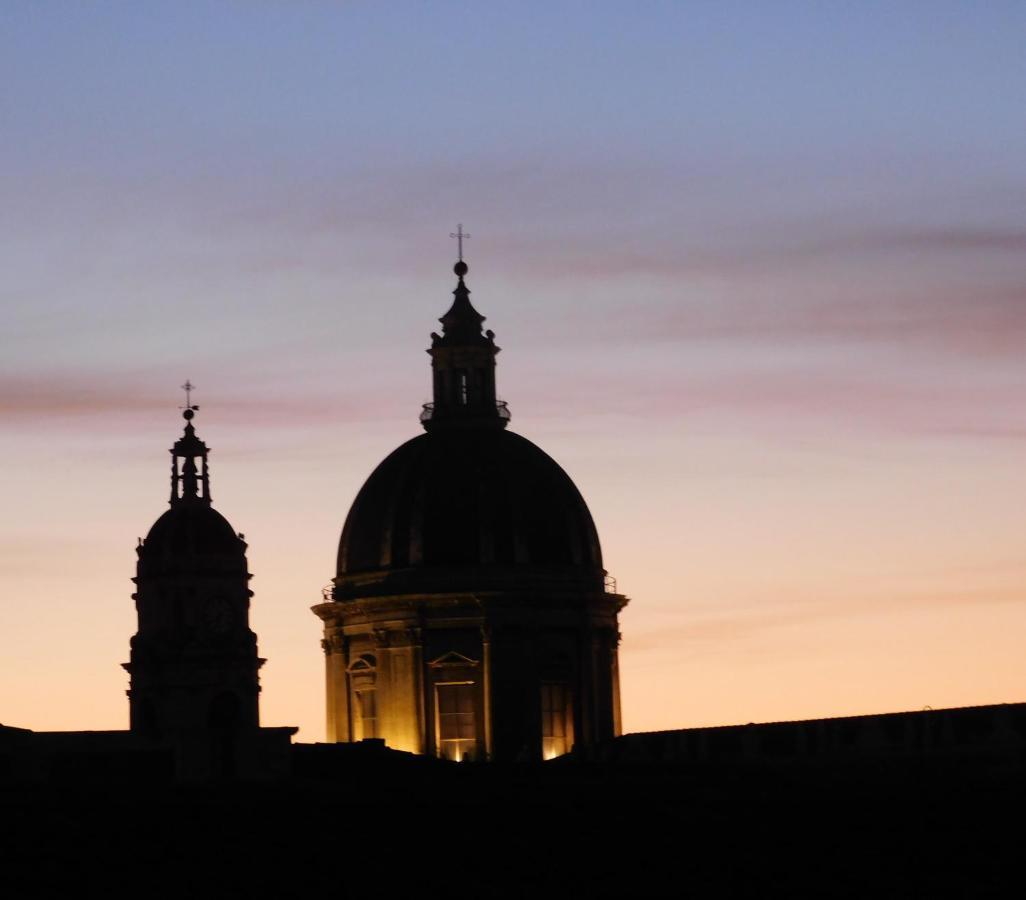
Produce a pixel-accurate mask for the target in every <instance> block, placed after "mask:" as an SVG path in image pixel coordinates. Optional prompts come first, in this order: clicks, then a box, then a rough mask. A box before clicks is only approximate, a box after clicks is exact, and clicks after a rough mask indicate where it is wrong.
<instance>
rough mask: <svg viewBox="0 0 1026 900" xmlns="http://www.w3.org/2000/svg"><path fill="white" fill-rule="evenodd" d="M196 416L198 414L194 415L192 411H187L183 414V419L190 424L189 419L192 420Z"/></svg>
mask: <svg viewBox="0 0 1026 900" xmlns="http://www.w3.org/2000/svg"><path fill="white" fill-rule="evenodd" d="M194 415H196V413H194V412H193V411H192V410H191V409H187V410H186V411H185V412H183V413H182V418H183V419H185V421H187V422H188V421H189V419H191V418H192V417H193V416H194Z"/></svg>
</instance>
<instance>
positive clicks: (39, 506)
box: [0, 0, 1026, 741]
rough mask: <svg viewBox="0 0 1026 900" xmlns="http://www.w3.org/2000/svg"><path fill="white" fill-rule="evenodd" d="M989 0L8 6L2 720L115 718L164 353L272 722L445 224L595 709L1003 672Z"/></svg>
mask: <svg viewBox="0 0 1026 900" xmlns="http://www.w3.org/2000/svg"><path fill="white" fill-rule="evenodd" d="M1024 43H1026V4H1023V3H1019V2H1007V3H1004V2H1000V0H992V2H988V3H986V4H980V3H976V2H965V3H947V2H942V0H930V2H902V3H894V2H881V3H874V2H862V3H857V4H854V3H853V4H840V3H814V2H808V3H787V2H781V3H772V4H770V3H755V2H749V3H736V4H735V3H730V2H723V0H718V2H708V3H700V2H684V0H679V2H676V3H662V2H651V3H626V2H623V3H604V2H594V0H593V2H587V3H585V2H580V3H571V2H551V0H550V2H546V3H532V2H516V3H476V4H472V3H446V2H437V0H433V2H430V3H403V2H389V3H371V2H341V0H338V2H327V0H320V2H318V0H234V2H233V0H221V2H186V0H176V2H174V3H168V2H159V3H158V2H142V0H132V2H80V0H68V2H58V0H50V2H40V0H4V2H3V4H2V5H0V340H2V347H3V352H2V354H0V449H2V456H3V464H2V472H3V475H2V482H0V484H2V489H3V506H2V508H3V515H2V518H0V722H3V723H4V724H8V725H18V726H22V727H28V728H34V729H102V728H124V727H127V723H128V702H127V699H126V697H125V694H124V691H125V689H126V688H127V686H128V676H127V674H126V673H125V672H124V671H123V670H122V669H121V667H120V663H122V662H124V661H126V660H127V659H128V640H129V637H130V635H131V634H132V633H133V631H134V629H135V610H134V606H133V603H132V600H131V593H132V584H131V581H130V578H131V576H132V575H133V574H134V565H135V553H134V547H135V544H136V538H137V537H138V536H140V535H145V533H146V531H147V530H148V529H149V526H150V525H151V524H152V522H153V520H154V519H156V518H157V516H159V515H160V513H161V512H162V511H163V510H164V509H165V508H166V504H167V494H168V480H167V479H168V454H167V448H168V447H170V446H171V444H172V442H173V441H174V440H175V438H176V437H177V436H178V434H179V433H180V430H181V429H180V426H181V419H180V418H179V415H180V414H179V412H178V409H177V407H178V406H179V405H180V404H181V403H182V402H183V401H182V395H181V391H179V390H178V386H179V385H180V384H182V382H184V381H185V380H186V378H189V379H191V380H192V381H193V382H195V383H196V384H197V385H198V389H197V391H196V394H195V401H196V402H197V403H199V404H200V406H201V412H200V414H199V417H198V418H197V430H198V432H199V434H200V436H201V437H203V439H204V440H206V441H207V443H208V444H209V445H210V446H211V447H212V455H211V469H212V479H213V481H212V487H213V491H212V493H213V497H214V503H215V506H216V507H217V508H218V509H219V510H220V511H221V512H222V513H224V514H225V515H226V516H227V517H228V518H229V520H230V521H231V522H232V524H233V525H234V527H235V529H236V530H238V531H241V532H244V533H245V535H246V539H247V541H248V542H249V547H250V550H249V562H250V569H251V571H252V572H253V573H254V579H253V583H252V586H253V589H254V591H255V596H254V599H253V608H252V624H253V628H254V629H255V630H256V632H257V634H258V636H259V646H260V650H261V655H263V656H266V657H267V658H268V660H269V661H268V663H267V665H266V666H265V667H264V669H263V673H262V678H263V687H264V692H263V699H262V718H263V722H264V724H268V725H279V724H281V725H299V726H300V727H301V731H300V734H299V736H298V739H299V740H306V741H312V740H323V737H324V715H323V703H324V698H323V680H324V679H323V656H322V653H321V649H320V646H319V641H320V632H319V625H320V623H319V621H318V620H317V619H316V618H315V616H314V615H313V614H312V613H311V612H310V611H309V608H310V607H311V606H312V605H313V604H314V603H316V602H318V601H319V599H320V590H321V588H322V587H323V586H324V585H325V584H327V583H328V582H329V580H330V579H331V577H332V576H333V574H334V562H335V551H336V547H337V542H338V537H339V533H340V531H341V527H342V523H343V521H344V519H345V515H346V512H347V510H348V508H349V504H350V503H351V501H352V499H353V497H354V496H355V494H356V492H357V490H358V489H359V487H360V485H361V484H362V482H363V480H364V479H365V478H366V477H367V475H368V474H369V473H370V472H371V470H372V469H373V468H374V466H375V465H376V464H377V463H378V462H379V461H380V460H381V459H382V458H383V457H384V456H385V455H386V454H387V453H388V452H389V451H390V450H392V449H393V448H394V447H395V446H396V445H397V444H399V443H401V442H402V441H403V440H405V439H407V438H408V437H411V436H413V435H415V434H417V433H418V432H419V425H418V422H417V415H418V412H419V409H420V404H421V403H423V402H425V401H426V400H428V399H430V377H429V375H430V370H429V358H428V356H427V355H426V354H425V352H424V350H425V349H426V348H427V346H428V345H429V334H430V332H431V331H432V330H434V329H436V328H438V324H437V321H436V320H437V318H438V317H439V316H440V315H442V313H444V312H445V310H446V308H447V306H448V303H449V301H450V299H451V297H450V291H451V290H452V288H453V286H454V285H453V282H454V278H453V276H452V274H451V267H452V263H453V261H454V259H455V250H456V248H455V242H454V241H451V240H450V239H449V233H450V232H451V231H454V230H455V228H456V224H457V223H458V222H462V223H463V224H464V226H465V227H466V229H467V230H468V231H469V232H470V233H471V235H472V237H471V240H470V241H469V242H468V244H467V248H466V255H467V259H468V262H469V264H470V273H469V275H468V278H467V282H468V285H469V287H470V288H471V290H472V291H473V300H474V303H475V305H476V306H477V308H478V309H479V310H480V311H481V312H482V313H483V314H484V315H486V316H487V317H488V327H491V328H493V329H494V330H495V332H496V336H497V342H498V344H499V345H500V346H501V347H502V348H503V352H502V354H501V356H500V357H499V369H498V385H499V393H500V396H502V397H503V398H504V399H506V400H507V401H508V402H509V404H510V408H511V410H512V414H513V422H512V428H513V430H515V431H517V432H518V433H520V434H522V435H524V436H525V437H527V438H529V439H531V440H532V441H534V442H535V443H537V444H539V445H540V446H541V447H542V448H544V449H545V450H546V451H547V452H549V453H550V454H551V455H552V456H553V457H554V458H555V459H556V460H557V461H558V462H559V463H560V464H561V465H562V466H563V467H564V468H565V469H566V470H567V471H568V472H569V474H570V475H571V477H572V478H573V479H574V480H575V482H576V483H577V485H578V487H579V488H580V489H581V492H582V493H583V495H584V497H585V499H586V500H587V501H588V504H589V506H590V508H591V510H592V513H593V515H594V517H595V521H596V524H597V526H598V530H599V535H600V537H601V539H602V545H603V551H604V556H605V560H606V565H607V567H608V569H609V571H610V572H611V574H613V575H614V576H615V577H616V578H617V579H618V584H619V588H620V590H621V591H622V592H624V593H626V594H627V595H628V596H629V597H630V598H631V603H630V605H629V606H628V608H627V609H626V610H625V612H624V613H623V615H622V618H621V630H622V632H623V635H624V638H623V644H622V656H621V673H622V686H623V703H624V724H625V728H626V730H628V731H637V730H651V729H663V728H680V727H686V726H691V725H705V724H732V723H739V722H749V721H767V720H774V719H793V718H809V717H821V716H831V715H845V714H853V713H869V712H883V711H891V710H903V709H920V708H922V707H923V706H925V705H930V706H933V707H934V708H939V707H942V706H956V705H968V704H982V703H994V702H1004V701H1023V700H1026V653H1024V652H1023V649H1022V648H1023V639H1024V635H1026V357H1024V353H1026V163H1024V160H1026V114H1024V110H1026V53H1024V51H1023V47H1024Z"/></svg>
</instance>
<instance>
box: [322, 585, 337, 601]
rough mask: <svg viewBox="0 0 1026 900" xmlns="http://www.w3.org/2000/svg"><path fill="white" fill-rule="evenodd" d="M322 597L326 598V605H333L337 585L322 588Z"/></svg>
mask: <svg viewBox="0 0 1026 900" xmlns="http://www.w3.org/2000/svg"><path fill="white" fill-rule="evenodd" d="M321 596H322V597H323V598H324V602H325V603H331V601H332V600H334V599H335V585H334V584H326V585H325V586H324V587H322V588H321Z"/></svg>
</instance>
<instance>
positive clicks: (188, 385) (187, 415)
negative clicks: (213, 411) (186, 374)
mask: <svg viewBox="0 0 1026 900" xmlns="http://www.w3.org/2000/svg"><path fill="white" fill-rule="evenodd" d="M182 390H183V391H185V406H179V407H178V408H179V409H181V410H184V412H183V413H182V418H183V419H185V420H186V421H188V420H189V419H191V418H192V417H193V416H194V415H196V413H197V412H199V407H198V406H195V405H194V404H193V402H192V392H193V391H194V390H196V385H194V384H193V383H192V382H191V381H190V380H189V379H188V378H186V379H185V384H183V385H182Z"/></svg>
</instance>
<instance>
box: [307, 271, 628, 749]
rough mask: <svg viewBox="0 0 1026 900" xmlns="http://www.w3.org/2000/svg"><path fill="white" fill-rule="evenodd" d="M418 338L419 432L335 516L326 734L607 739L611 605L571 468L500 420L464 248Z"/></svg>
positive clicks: (436, 744)
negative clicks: (425, 380)
mask: <svg viewBox="0 0 1026 900" xmlns="http://www.w3.org/2000/svg"><path fill="white" fill-rule="evenodd" d="M454 271H455V273H456V275H457V279H458V280H457V285H456V289H455V290H454V292H453V294H454V300H453V303H452V306H451V307H450V309H449V310H448V312H446V314H445V315H444V316H443V317H442V319H441V320H440V321H441V323H442V333H441V334H440V335H439V334H432V336H431V338H432V344H431V348H430V350H428V353H429V354H430V356H431V366H432V371H433V389H434V390H433V393H434V401H433V403H429V404H427V405H426V406H425V407H424V409H423V412H422V414H421V423H422V425H423V427H424V430H425V433H424V434H422V435H420V436H419V437H415V438H413V439H412V440H410V441H408V442H406V443H405V444H403V445H402V446H400V447H399V448H398V449H397V450H395V451H394V452H393V453H392V454H391V455H389V456H388V457H387V458H386V459H385V460H384V461H383V462H382V463H381V464H380V465H379V466H378V467H377V469H375V470H374V472H373V473H372V474H371V476H370V477H369V478H368V479H367V481H366V483H365V484H364V485H363V487H362V488H361V490H360V492H359V494H358V495H357V497H356V500H355V501H354V503H353V506H352V508H351V510H350V512H349V516H348V518H347V519H346V522H345V526H344V528H343V531H342V538H341V541H340V544H339V551H338V563H337V571H336V576H335V578H334V580H333V583H332V588H331V589H330V592H327V591H326V596H325V601H326V602H324V603H322V604H319V605H318V606H316V607H314V612H315V613H316V614H317V615H318V616H319V617H320V618H321V619H322V620H323V622H324V640H323V647H324V652H325V654H326V667H327V671H326V676H327V677H326V683H327V731H328V739H329V740H330V741H339V742H347V741H359V740H362V739H365V738H381V739H384V741H385V742H386V743H387V744H388V746H390V747H394V748H397V749H401V750H408V751H412V752H414V753H423V754H433V755H437V756H441V757H444V758H447V759H538V758H551V757H553V756H558V755H561V754H563V753H566V752H568V751H569V750H570V749H571V748H572V747H574V746H589V745H594V744H596V743H598V742H600V741H605V740H607V739H609V738H612V737H614V736H615V735H618V734H619V733H620V697H619V673H618V662H617V647H618V643H619V631H618V625H617V614H618V613H619V611H620V609H622V608H623V606H624V605H625V604H626V602H627V599H626V598H625V597H624V596H622V595H620V594H617V593H616V592H615V589H614V590H610V589H609V581H608V579H607V574H606V572H605V570H604V569H603V567H602V552H601V549H600V546H599V539H598V534H597V532H596V530H595V525H594V523H593V521H592V517H591V514H590V512H589V511H588V507H587V505H586V504H585V502H584V500H583V498H582V497H581V495H580V492H579V491H578V490H577V488H576V487H575V486H574V483H573V482H572V481H571V480H570V478H569V476H568V475H567V474H566V473H565V472H564V471H563V470H562V469H561V468H560V467H559V465H558V464H557V463H556V462H555V461H554V460H552V459H551V457H549V456H548V455H547V454H545V453H544V452H543V451H542V450H541V449H539V448H538V447H536V446H535V445H534V444H532V443H531V442H530V441H528V440H526V439H525V438H523V437H520V436H519V435H517V434H514V433H513V432H511V431H510V430H508V427H507V426H508V424H509V419H510V416H509V411H508V408H507V406H506V404H505V403H503V402H502V401H500V400H498V399H497V395H496V387H495V357H496V354H497V353H498V352H499V348H498V347H497V346H496V345H495V339H494V334H493V333H492V332H491V331H483V329H482V323H483V321H484V317H483V316H482V315H481V314H480V313H478V312H477V310H476V309H474V307H473V305H472V304H471V302H470V291H469V289H468V288H467V286H466V283H465V281H464V276H465V275H466V272H467V265H466V263H464V262H463V261H462V259H461V260H460V261H459V262H458V263H457V264H456V266H455V269H454Z"/></svg>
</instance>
